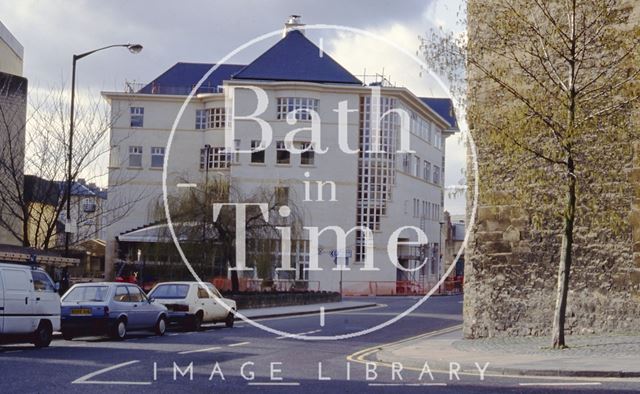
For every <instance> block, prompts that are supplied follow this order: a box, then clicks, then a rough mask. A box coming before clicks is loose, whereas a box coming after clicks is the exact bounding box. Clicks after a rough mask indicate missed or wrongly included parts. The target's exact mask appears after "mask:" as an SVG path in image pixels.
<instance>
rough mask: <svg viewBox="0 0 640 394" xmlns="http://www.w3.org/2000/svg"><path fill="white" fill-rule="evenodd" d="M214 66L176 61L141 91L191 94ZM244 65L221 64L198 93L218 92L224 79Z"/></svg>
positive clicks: (146, 92)
mask: <svg viewBox="0 0 640 394" xmlns="http://www.w3.org/2000/svg"><path fill="white" fill-rule="evenodd" d="M213 66H214V64H209V63H182V62H180V63H176V64H175V65H174V66H173V67H171V68H170V69H168V70H167V71H165V72H164V73H162V74H161V75H160V76H159V77H158V78H156V79H154V80H153V81H151V82H150V83H149V84H147V85H146V86H145V87H143V88H142V89H140V91H139V93H145V94H152V93H153V94H183V95H186V94H189V93H191V89H193V87H194V86H195V85H196V84H197V83H198V81H199V80H200V79H201V78H202V77H203V76H204V74H206V73H207V71H209V70H210V69H211V67H213ZM244 67H245V66H244V65H241V64H221V65H220V66H219V67H218V68H217V69H216V70H215V71H214V72H212V73H211V75H209V77H208V78H207V79H206V80H205V81H204V82H203V83H202V85H200V88H198V91H197V93H216V92H217V87H218V86H220V85H222V82H223V81H225V80H228V79H231V75H233V74H234V73H237V72H238V71H240V70H241V69H243V68H244Z"/></svg>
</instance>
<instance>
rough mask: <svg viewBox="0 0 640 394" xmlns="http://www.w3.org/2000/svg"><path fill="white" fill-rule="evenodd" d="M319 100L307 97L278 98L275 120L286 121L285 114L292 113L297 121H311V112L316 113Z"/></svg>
mask: <svg viewBox="0 0 640 394" xmlns="http://www.w3.org/2000/svg"><path fill="white" fill-rule="evenodd" d="M319 102H320V100H318V99H314V98H309V97H278V100H277V119H280V120H284V119H287V114H288V113H290V112H294V111H295V112H294V115H293V116H294V118H295V119H297V120H311V113H310V112H309V110H311V111H315V112H318V103H319Z"/></svg>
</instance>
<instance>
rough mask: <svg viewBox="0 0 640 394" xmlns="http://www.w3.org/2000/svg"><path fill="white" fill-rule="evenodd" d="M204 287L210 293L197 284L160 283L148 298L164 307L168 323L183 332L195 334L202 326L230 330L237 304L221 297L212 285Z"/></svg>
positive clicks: (208, 284) (207, 284)
mask: <svg viewBox="0 0 640 394" xmlns="http://www.w3.org/2000/svg"><path fill="white" fill-rule="evenodd" d="M205 285H206V287H207V288H208V289H209V291H207V290H206V289H205V288H204V287H203V286H202V285H200V284H199V283H198V282H166V283H159V284H157V285H156V286H155V287H154V288H153V289H152V290H151V291H150V292H149V297H151V298H152V299H154V300H156V301H157V302H158V303H161V304H163V305H165V306H166V307H167V309H168V310H169V321H170V322H172V323H178V324H180V325H182V326H183V327H185V328H188V329H191V330H196V331H197V330H199V329H200V326H201V325H202V323H218V322H224V323H225V325H226V326H227V327H233V321H234V319H235V311H236V302H235V301H233V300H230V299H228V298H224V297H222V295H221V294H220V292H219V291H218V289H216V288H215V286H214V285H212V284H211V283H206V284H205ZM225 305H226V306H227V308H225Z"/></svg>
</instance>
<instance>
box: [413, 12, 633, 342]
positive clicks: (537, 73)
mask: <svg viewBox="0 0 640 394" xmlns="http://www.w3.org/2000/svg"><path fill="white" fill-rule="evenodd" d="M632 3H633V2H627V1H624V0H566V1H559V0H554V1H542V0H531V1H529V0H490V1H475V0H470V1H467V3H466V6H467V14H466V15H468V20H467V19H465V18H464V17H463V20H462V22H463V23H464V24H465V25H466V26H467V27H468V30H467V35H466V36H460V35H459V36H456V35H454V34H446V33H443V32H442V31H434V32H432V34H431V36H430V37H427V38H424V39H423V44H422V48H421V49H422V50H423V52H424V55H425V59H426V60H427V62H429V63H430V64H431V66H433V67H435V68H436V69H437V70H438V71H439V72H440V73H443V74H446V75H447V76H448V77H449V78H450V80H451V82H452V84H453V87H454V91H455V92H456V93H457V94H459V97H460V98H462V101H463V102H464V101H465V100H464V98H465V97H466V98H467V99H468V103H469V106H468V108H467V118H468V121H469V125H470V128H471V132H472V134H473V137H474V139H475V141H476V144H477V145H478V149H479V151H480V152H481V153H482V154H483V155H484V156H483V157H485V158H489V157H490V158H491V159H490V160H489V159H487V160H485V161H483V162H481V163H479V164H480V172H481V174H480V179H481V180H482V183H481V185H480V192H481V196H480V197H481V199H482V200H483V201H485V202H491V203H493V204H506V205H519V206H522V207H526V208H527V209H528V211H529V213H530V217H531V219H532V221H533V224H534V225H537V226H539V227H545V228H547V229H548V230H549V231H550V235H549V236H550V237H553V236H554V235H555V236H559V238H560V239H561V243H560V245H559V253H558V256H557V259H558V264H557V272H558V274H557V286H556V287H557V289H556V302H555V312H554V315H553V329H552V345H553V347H554V348H563V347H565V338H564V326H565V313H566V306H567V294H568V290H569V278H570V272H571V264H572V250H573V245H574V233H575V231H576V226H577V225H580V226H582V227H583V228H585V227H589V226H594V227H598V228H609V229H612V231H613V230H615V231H620V230H621V229H622V230H624V229H627V228H628V227H627V226H628V220H627V219H626V217H625V212H626V211H628V208H629V207H628V206H627V209H625V208H624V201H619V200H620V199H619V198H618V197H619V196H622V195H625V194H626V195H629V190H626V189H625V188H627V187H628V185H629V182H628V180H627V179H625V177H626V175H625V170H624V166H625V165H626V163H627V161H628V158H629V157H631V142H632V141H633V140H634V138H637V130H636V129H635V128H634V126H633V124H632V121H631V114H632V113H633V111H634V108H637V107H636V106H637V103H638V99H639V90H638V76H639V75H640V68H639V65H640V54H639V51H638V49H639V45H640V26H639V24H638V23H637V22H636V23H635V24H633V23H629V18H630V16H631V14H632V7H633V4H632ZM467 22H468V23H467ZM465 69H466V73H465V72H464V70H465ZM625 185H626V186H625ZM500 190H502V191H506V192H508V193H504V192H503V193H496V191H500ZM627 233H628V231H627Z"/></svg>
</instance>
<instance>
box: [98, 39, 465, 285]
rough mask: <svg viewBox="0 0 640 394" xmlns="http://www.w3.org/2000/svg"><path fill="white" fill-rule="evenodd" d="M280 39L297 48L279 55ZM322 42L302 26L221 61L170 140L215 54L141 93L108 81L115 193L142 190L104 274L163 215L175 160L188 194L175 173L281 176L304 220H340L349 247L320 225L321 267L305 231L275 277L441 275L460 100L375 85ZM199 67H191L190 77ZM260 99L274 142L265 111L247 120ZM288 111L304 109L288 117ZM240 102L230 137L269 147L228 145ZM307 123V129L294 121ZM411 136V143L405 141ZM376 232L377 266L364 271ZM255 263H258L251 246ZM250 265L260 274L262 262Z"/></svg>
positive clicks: (263, 180)
mask: <svg viewBox="0 0 640 394" xmlns="http://www.w3.org/2000/svg"><path fill="white" fill-rule="evenodd" d="M312 47H313V48H316V49H315V50H316V52H314V53H315V54H316V55H315V56H313V57H314V58H308V59H307V58H305V56H306V55H305V54H307V53H310V52H311V51H313V48H312ZM283 51H286V52H287V53H288V58H283V56H282V52H283ZM317 53H318V50H317V47H315V45H314V44H313V43H311V41H309V40H308V39H307V38H306V37H305V36H304V35H303V34H302V33H301V32H300V31H297V30H294V31H291V32H289V33H288V34H287V35H286V37H284V38H283V39H282V40H281V41H280V42H278V43H277V44H276V45H274V47H272V48H271V49H269V50H268V51H267V52H265V54H263V55H262V56H260V57H259V58H258V59H256V61H255V62H253V63H251V64H249V65H247V66H239V65H227V66H221V67H219V68H218V69H216V70H215V71H214V72H213V73H212V74H211V76H210V78H209V80H208V81H207V82H206V83H205V84H204V85H203V86H201V87H200V89H199V90H198V91H197V94H196V95H194V96H193V97H192V98H191V99H190V100H189V102H188V104H187V105H186V107H185V109H184V111H183V112H182V116H181V117H179V119H178V121H177V127H176V128H175V134H174V137H173V138H172V140H171V144H170V145H168V143H169V136H170V134H171V130H172V126H173V124H174V122H175V121H176V118H177V116H178V113H179V111H180V109H181V107H182V105H183V104H184V103H185V100H186V98H187V94H188V93H189V91H191V89H192V88H193V85H194V84H195V81H198V80H199V79H200V78H201V77H202V76H203V75H204V73H205V72H207V71H208V70H209V69H210V68H211V67H212V66H213V65H201V64H188V63H178V64H176V65H175V66H174V67H172V68H171V69H170V70H168V71H167V72H165V73H164V74H163V75H161V76H160V77H158V78H157V79H156V80H155V81H154V82H152V83H150V84H149V85H147V86H146V87H145V88H143V89H141V90H139V91H138V92H135V93H121V92H105V93H103V95H104V96H105V97H106V98H107V100H108V101H109V102H110V105H111V108H112V114H113V118H114V123H113V126H112V129H111V137H110V141H111V160H110V168H109V187H108V188H109V198H108V201H107V204H122V201H124V200H127V199H130V200H134V199H135V200H136V201H137V202H136V203H135V206H134V207H133V209H131V211H130V212H129V213H128V214H127V216H126V217H125V218H123V219H120V220H118V221H117V222H116V223H114V224H112V225H110V226H109V228H108V229H107V262H106V265H107V267H108V268H107V275H108V276H109V275H113V272H112V271H111V272H110V271H109V267H110V266H111V267H112V266H113V263H114V261H115V260H116V258H117V254H118V247H119V246H118V241H117V240H116V239H118V240H119V241H120V242H122V240H126V239H128V238H127V236H129V235H132V234H134V233H139V232H140V231H141V230H139V229H144V228H145V226H151V225H153V224H154V222H155V221H156V219H157V216H156V215H157V212H155V211H154V207H157V206H158V204H159V202H161V201H162V176H163V164H164V163H165V161H166V163H167V170H168V171H167V189H168V193H169V194H174V193H176V194H177V193H180V188H179V187H178V184H185V183H191V184H194V185H202V184H203V182H205V179H204V178H205V176H208V177H211V178H214V177H221V178H224V179H226V180H228V181H229V182H230V184H231V185H233V186H234V187H237V188H239V189H242V190H247V191H250V190H252V189H255V188H258V187H261V188H267V189H269V188H273V190H274V191H276V190H277V191H276V193H283V192H284V193H285V195H286V198H287V200H288V201H290V203H291V204H292V205H295V206H297V207H299V208H301V209H300V211H301V212H303V215H302V216H303V217H302V221H303V225H304V226H305V227H316V228H318V230H319V231H322V230H323V229H325V228H329V227H332V226H337V227H339V228H340V229H342V230H343V231H345V232H347V233H348V236H347V237H346V240H345V242H344V246H340V243H339V242H338V241H337V237H336V234H335V233H334V232H333V231H330V230H328V231H324V232H322V233H321V235H320V236H319V238H318V241H317V244H318V245H317V246H318V247H317V253H318V257H317V263H318V268H319V269H318V270H313V269H310V268H313V265H314V264H313V263H314V254H315V252H316V250H314V249H316V248H315V245H314V244H315V243H314V242H313V240H312V239H311V238H310V237H309V235H310V233H311V232H310V231H305V232H304V234H305V235H303V236H302V237H301V238H300V239H297V240H293V242H292V268H293V271H291V272H287V273H285V272H282V271H275V274H274V275H275V279H276V280H277V279H283V280H284V279H286V280H292V279H295V280H298V281H308V282H309V283H310V284H313V285H310V286H309V288H311V289H321V290H331V291H339V290H342V292H343V293H344V294H396V293H402V292H404V293H411V292H423V291H424V289H426V288H427V287H429V286H430V285H433V284H434V283H435V282H437V280H438V279H439V275H440V274H439V273H440V255H441V252H440V245H441V244H442V242H443V240H441V235H440V234H441V221H442V213H443V200H444V186H443V181H444V159H445V148H444V146H445V144H444V140H445V138H446V137H447V136H449V135H451V134H452V133H454V132H455V131H457V127H456V122H455V117H453V113H452V111H451V103H450V101H449V100H446V99H425V98H419V97H416V96H415V95H414V94H412V93H411V91H409V90H408V89H406V88H398V87H390V86H380V85H377V86H365V85H363V84H362V83H361V82H360V81H359V80H358V79H356V78H355V77H354V76H353V75H351V74H349V73H348V71H346V70H344V69H343V68H342V67H341V66H340V65H338V64H337V63H335V62H334V61H333V60H332V59H331V58H330V57H329V56H328V55H326V54H325V55H324V57H323V58H320V60H318V59H317ZM291 57H293V58H295V59H296V61H295V62H297V67H296V70H291V69H290V68H288V64H281V62H287V63H292V62H291ZM295 62H294V63H295ZM301 64H302V66H301ZM189 74H192V78H187V77H185V75H189ZM256 91H259V92H261V93H256ZM231 93H233V94H231ZM262 93H263V94H264V96H265V97H266V99H267V100H266V106H265V107H264V108H260V102H259V96H260V94H262ZM378 95H379V96H378ZM345 105H346V109H347V110H346V111H345V110H344V109H345V108H344V106H345ZM341 108H342V109H343V110H342V111H341V110H340V109H341ZM376 108H377V110H376ZM442 108H445V109H444V110H442ZM257 110H259V111H258V112H260V113H259V114H257V115H256V117H257V118H260V119H261V121H262V122H265V123H266V124H267V125H268V126H269V128H270V129H271V130H272V138H271V141H263V138H264V133H263V132H262V129H261V126H260V123H259V122H258V121H256V120H255V119H246V118H241V117H242V116H247V115H250V114H253V113H255V112H256V111H257ZM389 110H391V111H390V112H389V113H388V114H386V115H384V116H382V115H383V114H384V113H385V112H387V111H389ZM399 110H403V111H404V113H406V114H407V116H406V117H403V116H402V115H401V114H400V111H399ZM291 111H297V112H295V115H290V117H291V116H292V117H293V118H295V119H292V120H290V121H289V122H288V121H287V115H288V114H289V113H290V112H291ZM232 114H233V115H235V117H236V119H235V120H234V124H233V131H234V136H233V142H229V143H228V144H227V145H232V146H234V147H235V148H236V149H239V150H242V151H249V150H255V149H256V148H258V147H259V146H260V145H261V142H262V144H263V145H266V147H265V148H266V149H264V150H261V151H256V152H253V153H248V152H246V153H245V152H243V153H229V152H228V151H227V150H225V146H226V144H225V127H227V128H229V127H231V121H232V116H231V115H232ZM315 116H317V118H318V119H319V121H320V122H319V126H320V127H319V128H318V130H319V135H320V136H319V138H312V133H311V131H310V130H309V129H310V128H311V126H312V125H313V124H315V122H314V119H315V118H313V117H315ZM403 122H404V125H405V128H406V130H407V131H408V132H407V133H406V136H403V133H402V130H403V129H402V127H401V126H402V124H403ZM376 124H379V133H378V134H377V133H376V131H377V129H376V127H375V125H376ZM299 128H307V130H304V131H295V130H296V129H299ZM294 134H295V135H294ZM287 135H294V136H293V146H294V147H296V148H298V149H301V150H304V149H306V151H305V152H303V153H291V152H289V150H287V144H286V143H285V141H286V137H287ZM340 135H343V136H344V138H343V141H342V142H341V141H340ZM375 135H379V136H380V138H379V140H378V142H379V148H381V149H379V150H380V152H371V151H372V150H374V147H375V144H374V142H375V141H376V139H375ZM403 138H404V139H405V141H404V142H403ZM265 142H266V144H265ZM318 142H319V144H318ZM206 146H209V147H210V148H205V147H206ZM404 146H408V147H409V148H410V150H411V151H413V152H411V153H407V152H401V150H402V149H401V148H402V147H404ZM347 149H348V150H347ZM207 151H208V152H209V158H208V159H207V158H205V152H207ZM321 151H325V152H324V153H323V152H321ZM205 166H208V167H209V168H208V171H207V170H206V169H205ZM319 185H320V187H319ZM196 187H197V186H196ZM112 210H115V209H111V208H109V209H107V211H112ZM403 226H414V227H416V228H418V229H420V230H421V231H422V232H424V234H425V235H426V239H424V238H420V237H419V235H418V233H417V232H416V231H415V230H412V229H405V230H403V231H401V232H399V233H398V234H397V235H395V236H394V232H397V230H398V229H401V228H402V227H403ZM358 227H360V229H359V230H358V229H357V228H358ZM352 229H353V231H350V230H352ZM142 231H144V230H142ZM369 231H370V233H371V234H372V238H371V241H372V243H373V248H372V256H373V265H374V267H375V270H363V269H364V268H366V266H365V260H366V257H367V256H366V254H367V249H366V247H365V246H366V245H365V233H367V232H369ZM129 239H133V238H129ZM390 239H392V242H393V239H397V240H398V241H399V242H400V245H399V246H398V249H397V253H396V257H397V261H395V262H394V261H393V260H394V259H392V258H391V257H390V256H389V253H388V245H389V240H390ZM418 241H421V242H420V244H417V242H418ZM403 242H404V243H406V245H403V244H402V243H403ZM409 242H412V243H413V244H409ZM370 251H371V250H369V252H370ZM332 252H333V253H332ZM336 252H337V254H338V255H340V256H347V257H348V258H347V260H348V261H347V267H346V268H347V269H346V270H342V271H340V270H336V261H335V260H336V259H335V256H336ZM248 253H249V254H250V253H251V251H248ZM278 256H279V254H278V253H275V254H274V267H279V262H278V261H277V260H278ZM247 263H248V265H249V266H252V262H251V260H250V258H248V261H247ZM394 263H395V264H394ZM310 265H311V267H310ZM369 268H371V267H369ZM243 275H244V276H249V277H251V276H253V277H255V273H254V272H253V271H252V272H248V273H244V274H243ZM427 290H428V289H427Z"/></svg>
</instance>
